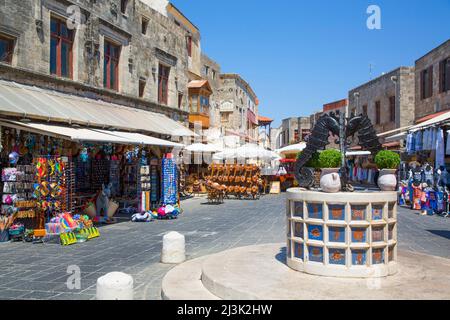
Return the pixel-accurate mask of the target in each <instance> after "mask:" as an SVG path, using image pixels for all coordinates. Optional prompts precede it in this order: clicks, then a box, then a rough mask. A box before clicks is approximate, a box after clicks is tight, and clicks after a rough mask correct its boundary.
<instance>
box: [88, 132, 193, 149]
mask: <svg viewBox="0 0 450 320" xmlns="http://www.w3.org/2000/svg"><path fill="white" fill-rule="evenodd" d="M92 131H97V132H100V133H105V134H109V135H112V136H118V137H121V138H125V139H127V140H128V141H133V142H130V143H132V144H142V145H149V146H160V147H174V148H175V147H176V148H184V145H183V144H181V143H176V142H172V141H167V140H163V139H158V138H155V137H150V136H146V135H144V134H140V133H131V132H122V131H104V130H97V129H93V130H92Z"/></svg>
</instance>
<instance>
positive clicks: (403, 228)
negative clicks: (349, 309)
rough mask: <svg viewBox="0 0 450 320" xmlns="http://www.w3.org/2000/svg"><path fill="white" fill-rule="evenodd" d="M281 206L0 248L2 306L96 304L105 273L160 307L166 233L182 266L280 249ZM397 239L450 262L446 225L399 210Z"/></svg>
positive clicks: (199, 213) (197, 214)
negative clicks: (126, 279)
mask: <svg viewBox="0 0 450 320" xmlns="http://www.w3.org/2000/svg"><path fill="white" fill-rule="evenodd" d="M284 201H285V196H284V195H279V196H273V195H270V196H264V197H262V198H261V200H259V201H237V200H228V201H226V203H225V204H222V205H208V204H205V199H203V198H196V199H189V200H186V201H184V202H183V207H184V209H185V212H184V214H183V215H182V216H180V217H179V219H177V220H170V221H154V222H151V223H131V222H123V223H118V224H115V225H110V226H105V227H102V228H101V229H100V232H101V237H100V238H97V239H94V240H92V241H89V242H86V243H83V244H75V245H73V246H69V247H62V246H60V245H58V244H53V243H46V244H28V243H2V244H0V299H78V300H82V299H94V297H95V284H96V280H97V278H98V277H100V276H102V275H104V274H106V273H108V272H111V271H122V272H126V273H128V274H131V275H132V276H133V277H134V280H135V298H136V299H160V288H161V280H162V277H163V276H164V275H165V273H166V272H167V271H168V270H169V269H170V268H171V266H168V265H163V264H161V263H159V259H160V252H161V246H162V236H163V235H164V233H166V232H168V231H172V230H175V231H178V232H181V233H182V234H184V235H185V236H186V246H187V248H186V249H187V254H188V259H189V258H196V257H199V256H202V255H206V254H211V253H215V252H219V251H222V250H226V249H229V248H233V247H240V246H246V245H252V244H262V243H272V242H284V241H285V239H284V237H285V236H284V235H285V231H284V228H285V212H284V211H285V204H284ZM398 233H399V234H398V237H399V242H400V248H402V249H406V250H413V251H420V252H425V253H429V254H433V255H439V256H442V257H447V258H450V219H448V218H441V217H437V216H431V217H430V216H425V217H422V216H419V215H418V214H417V213H414V212H413V211H411V210H408V209H401V210H400V212H399V227H398ZM70 265H77V266H79V267H80V269H81V289H75V290H69V289H68V288H67V285H66V280H67V278H68V277H69V275H68V274H67V268H68V266H70Z"/></svg>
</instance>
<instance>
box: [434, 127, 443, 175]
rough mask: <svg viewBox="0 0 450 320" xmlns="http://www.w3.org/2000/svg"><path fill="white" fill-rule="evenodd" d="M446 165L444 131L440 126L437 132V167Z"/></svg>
mask: <svg viewBox="0 0 450 320" xmlns="http://www.w3.org/2000/svg"><path fill="white" fill-rule="evenodd" d="M441 166H445V146H444V131H443V130H442V129H441V128H439V129H438V130H437V133H436V166H435V167H436V168H440V167H441Z"/></svg>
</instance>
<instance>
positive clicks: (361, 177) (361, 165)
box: [346, 151, 378, 186]
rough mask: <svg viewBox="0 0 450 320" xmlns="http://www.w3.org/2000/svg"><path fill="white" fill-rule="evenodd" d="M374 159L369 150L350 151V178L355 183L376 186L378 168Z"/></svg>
mask: <svg viewBox="0 0 450 320" xmlns="http://www.w3.org/2000/svg"><path fill="white" fill-rule="evenodd" d="M372 159H373V156H372V155H371V154H370V152H367V151H355V152H348V153H347V157H346V162H347V173H348V179H349V180H350V181H352V182H353V183H357V184H362V185H369V186H375V185H376V175H377V172H378V169H377V166H376V164H375V163H374V162H373V161H372Z"/></svg>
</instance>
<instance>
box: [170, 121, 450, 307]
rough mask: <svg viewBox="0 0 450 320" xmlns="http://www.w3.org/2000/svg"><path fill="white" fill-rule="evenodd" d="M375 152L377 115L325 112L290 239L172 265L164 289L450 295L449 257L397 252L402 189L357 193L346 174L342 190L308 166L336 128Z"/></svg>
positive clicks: (245, 295)
mask: <svg viewBox="0 0 450 320" xmlns="http://www.w3.org/2000/svg"><path fill="white" fill-rule="evenodd" d="M330 131H331V132H332V133H333V134H334V135H336V136H338V137H339V140H338V141H337V142H339V145H340V149H341V154H343V155H345V151H346V149H347V147H348V145H349V141H348V138H350V137H352V136H353V135H355V134H356V133H357V134H358V138H359V139H358V140H359V144H360V145H361V146H362V147H363V148H364V149H366V150H369V151H371V152H372V153H375V152H376V151H377V150H379V149H381V145H380V143H379V141H378V138H377V136H376V133H375V130H374V129H373V127H372V125H371V123H370V121H369V119H368V118H367V117H366V116H356V117H355V116H352V117H351V118H350V119H345V118H344V117H338V116H337V115H335V114H330V115H324V116H323V117H321V118H320V120H319V121H318V123H317V125H316V126H315V127H314V128H313V131H312V134H311V136H310V139H309V140H308V143H307V147H306V149H305V150H304V151H303V152H302V154H301V156H300V157H299V159H298V160H297V163H296V169H295V170H296V178H297V180H298V182H299V186H300V187H299V188H291V189H289V190H288V191H287V200H286V201H287V204H286V221H287V224H286V225H287V228H286V230H287V231H286V234H287V243H285V244H263V245H252V246H247V247H240V248H234V249H230V250H225V251H223V252H219V253H216V254H213V255H209V256H204V257H200V258H197V259H193V260H189V261H187V262H185V263H183V264H180V265H178V266H176V267H174V268H173V269H172V270H170V271H169V272H168V273H167V274H166V276H165V277H164V279H163V282H162V290H161V295H162V298H163V299H172V300H186V299H187V300H192V299H197V300H216V299H218V300H220V299H224V300H241V299H245V300H256V299H263V300H316V299H320V300H323V299H351V300H354V299H385V300H392V299H448V298H449V297H450V286H448V283H450V275H449V273H448V268H449V266H450V260H448V259H444V258H440V257H435V256H431V255H426V254H423V253H418V252H411V251H401V250H398V240H397V193H396V192H384V191H380V190H357V188H354V187H353V186H352V185H351V184H350V183H349V182H348V181H347V179H346V177H347V176H346V170H345V166H344V163H345V156H343V157H342V159H341V160H342V161H341V169H340V172H341V175H340V177H341V179H342V181H341V186H342V190H341V191H338V192H336V193H327V192H324V191H322V190H319V189H314V188H313V185H314V175H313V172H312V171H311V170H310V169H308V168H306V167H304V165H305V164H306V163H307V162H308V160H309V158H310V157H311V156H312V155H313V154H314V152H315V151H317V150H321V149H324V148H325V146H326V145H327V143H328V136H329V132H330Z"/></svg>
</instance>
